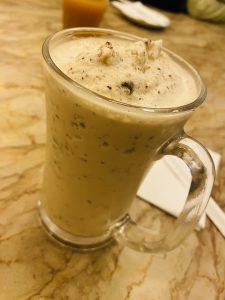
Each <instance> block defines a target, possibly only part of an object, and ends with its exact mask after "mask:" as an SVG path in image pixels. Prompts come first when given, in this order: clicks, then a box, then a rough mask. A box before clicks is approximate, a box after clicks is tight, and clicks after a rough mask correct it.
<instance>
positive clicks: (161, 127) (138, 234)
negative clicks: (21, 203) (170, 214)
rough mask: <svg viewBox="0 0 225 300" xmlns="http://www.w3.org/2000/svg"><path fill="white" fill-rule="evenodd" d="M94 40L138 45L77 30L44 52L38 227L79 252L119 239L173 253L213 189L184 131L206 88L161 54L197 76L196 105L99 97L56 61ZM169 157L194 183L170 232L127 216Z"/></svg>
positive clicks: (209, 166) (53, 39)
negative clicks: (57, 51)
mask: <svg viewBox="0 0 225 300" xmlns="http://www.w3.org/2000/svg"><path fill="white" fill-rule="evenodd" d="M95 35H105V36H107V37H108V38H109V39H110V37H114V36H115V37H119V38H120V39H127V40H134V41H136V40H140V39H141V38H139V37H137V36H133V35H129V34H126V33H122V32H118V31H113V30H107V29H97V28H77V29H68V30H63V31H60V32H58V33H56V34H53V35H51V36H50V37H49V38H48V39H47V40H46V41H45V43H44V45H43V57H44V72H45V82H46V108H47V145H46V163H45V172H44V181H43V193H42V198H41V201H40V202H39V212H40V218H41V222H42V224H43V226H44V228H45V229H46V231H47V232H48V234H49V235H50V236H51V237H52V238H54V239H55V240H57V241H58V242H61V243H63V244H64V245H68V246H70V247H73V248H74V249H76V250H79V251H91V250H95V249H98V248H101V247H104V246H105V245H107V244H108V243H110V242H111V241H112V240H115V239H116V240H117V241H119V242H120V243H123V244H124V245H126V246H128V247H131V248H133V249H135V250H138V251H142V252H160V251H169V250H171V249H174V248H175V247H176V246H177V245H179V244H180V243H181V242H182V241H183V240H184V238H185V237H186V236H187V235H188V234H189V233H190V232H191V231H192V230H193V229H194V228H195V226H196V224H197V223H198V221H199V219H200V217H201V215H202V213H203V212H204V210H205V208H206V206H207V203H208V200H209V196H210V193H211V190H212V186H213V182H214V165H213V162H212V160H211V157H210V155H209V153H208V152H207V150H206V149H205V148H204V147H203V146H202V145H201V144H200V143H199V142H197V141H196V140H194V139H192V138H191V137H189V136H187V135H186V134H185V133H184V130H183V128H184V125H185V123H186V122H187V120H188V119H189V118H190V116H191V115H192V113H193V112H194V110H195V109H196V108H197V107H198V106H199V105H200V104H201V103H202V102H203V101H204V99H205V96H206V88H205V86H204V84H203V82H202V80H201V78H200V76H199V75H198V73H197V72H196V71H195V70H194V69H193V68H192V67H191V66H190V65H189V64H188V63H187V62H185V61H184V60H183V59H182V58H180V57H178V56H177V55H175V54H174V53H172V52H170V51H168V50H166V49H163V51H165V52H167V53H168V55H170V56H171V58H172V59H174V60H175V61H176V62H177V63H178V64H182V66H185V67H186V68H187V69H188V71H189V72H190V73H191V74H192V75H193V76H194V78H195V79H196V84H197V85H198V87H199V96H198V98H197V99H190V104H187V105H184V106H179V107H172V108H156V109H155V108H148V107H138V106H132V105H128V104H124V103H121V102H117V101H115V100H112V99H109V98H106V97H103V96H100V95H98V94H97V93H95V92H92V91H91V90H89V89H87V88H85V87H83V86H81V85H80V84H78V83H77V82H74V81H73V80H71V79H70V78H69V77H68V76H67V75H65V74H64V73H63V72H62V71H61V70H60V69H59V68H58V67H57V66H56V64H55V62H54V61H53V59H52V57H51V52H52V50H53V49H54V48H55V47H57V46H58V45H61V44H62V43H64V42H66V41H68V40H71V39H74V38H75V39H76V38H79V37H81V36H82V37H83V36H95ZM192 100H193V101H192ZM164 155H174V156H177V157H179V158H181V159H182V160H183V161H184V162H185V164H186V165H187V166H188V168H189V170H190V173H191V175H192V182H191V187H190V191H189V194H188V197H187V200H186V203H185V205H184V208H183V211H182V213H181V215H180V216H179V218H178V219H177V220H176V222H175V223H174V225H173V227H172V228H168V230H167V229H166V230H165V229H163V230H161V231H160V230H156V229H153V228H145V227H142V226H141V225H140V224H139V223H138V222H135V221H134V220H132V218H131V217H130V215H129V210H130V207H131V204H132V203H133V200H134V198H135V195H136V192H137V190H138V187H139V185H140V183H141V181H142V179H143V178H144V176H145V174H146V172H147V170H148V169H149V167H150V166H151V164H152V163H153V162H154V161H155V160H158V159H160V158H161V157H163V156H164ZM159 188H163V184H162V187H159Z"/></svg>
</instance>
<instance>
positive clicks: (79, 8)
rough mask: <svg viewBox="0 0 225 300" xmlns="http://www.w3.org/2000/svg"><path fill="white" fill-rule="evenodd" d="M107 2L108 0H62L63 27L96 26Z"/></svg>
mask: <svg viewBox="0 0 225 300" xmlns="http://www.w3.org/2000/svg"><path fill="white" fill-rule="evenodd" d="M108 4H109V1H108V0H63V2H62V14H63V28H71V27H81V26H90V27H91V26H94V27H95V26H98V25H99V24H100V22H101V20H102V18H103V15H104V13H105V11H106V9H107V7H108Z"/></svg>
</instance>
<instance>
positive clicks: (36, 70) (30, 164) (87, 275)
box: [0, 0, 225, 300]
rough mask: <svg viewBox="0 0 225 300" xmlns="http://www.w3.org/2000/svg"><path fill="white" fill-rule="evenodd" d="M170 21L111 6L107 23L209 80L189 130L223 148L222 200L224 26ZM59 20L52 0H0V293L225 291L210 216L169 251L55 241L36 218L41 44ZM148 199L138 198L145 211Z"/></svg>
mask: <svg viewBox="0 0 225 300" xmlns="http://www.w3.org/2000/svg"><path fill="white" fill-rule="evenodd" d="M169 16H170V17H171V19H172V25H171V27H170V28H168V29H167V30H166V31H150V30H147V29H143V28H139V27H136V26H135V25H133V24H131V23H129V22H128V21H127V20H125V19H123V18H121V16H120V14H119V12H118V11H116V10H115V9H114V8H112V7H110V8H109V9H108V11H107V13H106V15H105V17H104V19H103V21H102V26H103V27H109V28H114V29H120V30H121V29H122V30H124V31H127V32H131V33H134V34H139V35H142V36H147V37H151V38H153V39H154V38H163V39H164V41H165V45H166V46H167V47H168V48H170V49H172V50H174V51H176V52H177V53H178V54H180V55H182V56H183V57H184V58H186V59H187V60H188V61H189V62H191V63H192V64H193V65H194V66H195V67H196V68H197V69H198V70H199V71H200V73H201V74H202V76H203V78H204V80H205V81H206V84H207V86H208V101H206V103H205V104H204V105H203V106H202V107H201V108H200V109H199V110H198V111H197V112H196V114H195V115H194V116H193V118H192V119H191V120H190V122H189V123H188V126H187V131H188V133H189V134H191V135H192V136H194V137H196V138H198V139H199V140H200V141H202V142H203V143H204V144H205V145H206V146H207V147H209V148H211V149H213V150H215V151H217V152H219V153H220V154H221V155H222V157H223V160H222V165H221V169H220V172H219V176H218V180H217V183H216V185H215V188H214V191H213V196H214V197H215V199H217V201H218V202H219V204H220V206H221V207H223V208H225V192H224V190H223V186H224V182H225V164H224V158H225V147H224V144H225V131H224V128H225V99H224V97H225V87H224V82H225V65H224V45H225V27H222V26H220V25H214V24H209V23H205V22H201V21H198V20H194V19H192V18H190V17H188V16H185V15H172V14H169ZM59 29H61V12H60V2H59V1H58V0H55V1H53V0H51V1H50V0H49V1H44V0H23V1H17V0H2V1H1V3H0V57H1V59H0V300H28V299H30V300H49V299H56V300H86V299H87V300H128V299H129V300H142V299H143V300H224V299H225V251H224V249H225V240H224V238H223V237H222V236H221V234H220V233H219V232H218V231H217V229H216V228H215V227H214V226H213V225H212V224H211V223H210V221H209V220H208V221H207V226H206V229H204V230H203V231H201V232H193V233H192V234H191V235H190V236H189V237H188V238H187V239H186V240H185V242H184V243H183V244H182V245H180V246H179V247H178V248H177V249H176V250H174V251H172V252H170V253H167V254H156V255H150V254H140V253H137V252H135V251H132V250H130V249H128V248H123V247H122V246H120V245H117V244H113V245H111V246H109V247H108V248H105V249H103V250H101V251H98V252H94V253H91V254H79V253H75V252H73V251H71V250H68V249H65V248H61V247H59V246H58V245H56V244H54V243H53V242H51V241H50V240H49V239H48V238H47V237H46V235H45V234H44V232H43V231H42V229H41V228H40V225H39V222H38V218H37V211H36V203H37V200H38V198H39V195H40V188H41V177H42V167H43V162H44V152H45V108H44V92H43V78H42V70H41V45H42V42H43V41H44V39H45V37H46V36H47V35H48V34H50V33H51V32H54V31H56V30H59ZM146 210H147V208H146V205H145V204H144V203H141V202H140V203H139V204H138V211H139V213H140V214H145V212H146Z"/></svg>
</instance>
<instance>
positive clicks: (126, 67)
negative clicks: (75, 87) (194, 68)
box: [51, 37, 199, 107]
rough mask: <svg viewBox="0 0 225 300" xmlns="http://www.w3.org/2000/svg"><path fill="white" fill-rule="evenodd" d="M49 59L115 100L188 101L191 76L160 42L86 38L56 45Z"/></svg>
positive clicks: (193, 88)
mask: <svg viewBox="0 0 225 300" xmlns="http://www.w3.org/2000/svg"><path fill="white" fill-rule="evenodd" d="M51 55H52V58H53V61H54V62H55V63H56V65H57V66H58V67H59V68H60V69H61V70H62V71H63V72H64V73H65V74H66V75H67V76H69V77H70V78H71V79H72V80H74V81H76V82H78V83H79V84H81V85H83V86H84V87H86V88H88V89H90V90H92V91H94V92H96V93H98V94H100V95H103V96H106V97H108V98H111V99H114V100H116V101H120V102H124V103H128V104H132V105H137V106H146V107H177V106H181V105H185V104H188V103H190V102H192V101H194V100H195V99H196V98H197V96H198V94H199V89H198V87H197V84H196V80H195V79H194V76H193V74H192V73H191V72H190V70H188V69H187V68H185V67H184V66H182V65H181V64H179V63H178V62H176V61H175V60H174V59H172V58H171V57H170V56H169V55H168V54H167V53H166V52H164V51H163V50H162V41H161V40H158V41H151V40H147V39H144V40H140V41H129V40H122V39H119V38H112V37H110V38H107V37H86V38H77V39H75V40H73V41H69V42H66V43H64V44H63V45H60V46H57V47H56V48H55V49H54V51H53V52H52V54H51Z"/></svg>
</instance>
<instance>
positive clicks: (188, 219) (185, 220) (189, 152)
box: [114, 132, 215, 253]
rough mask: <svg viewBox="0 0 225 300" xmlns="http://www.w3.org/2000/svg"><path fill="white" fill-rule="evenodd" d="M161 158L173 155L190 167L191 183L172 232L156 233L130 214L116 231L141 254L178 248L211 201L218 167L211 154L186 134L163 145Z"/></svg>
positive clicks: (117, 238) (121, 239)
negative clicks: (215, 165) (137, 221)
mask: <svg viewBox="0 0 225 300" xmlns="http://www.w3.org/2000/svg"><path fill="white" fill-rule="evenodd" d="M158 155H159V156H160V157H162V156H164V155H174V156H177V157H178V158H181V159H182V160H183V161H184V162H185V164H186V165H187V166H188V168H189V170H190V173H191V176H192V181H191V186H190V190H189V194H188V196H187V199H186V202H185V205H184V208H183V210H182V212H181V214H180V216H179V217H178V219H177V220H176V221H175V223H174V226H173V228H172V229H171V230H169V231H167V232H164V233H161V234H159V233H157V232H155V231H153V230H151V229H148V228H146V227H143V226H141V225H139V224H137V223H136V222H135V221H133V220H132V219H131V218H130V216H129V215H127V217H126V218H125V220H124V221H123V223H122V224H118V226H117V227H116V228H115V229H114V237H115V239H116V240H118V241H119V242H120V243H122V244H124V245H126V246H128V247H129V248H132V249H134V250H137V251H140V252H148V253H157V252H166V251H170V250H173V249H174V248H176V247H177V246H178V245H179V244H180V243H181V242H182V241H183V240H184V239H185V238H186V237H187V235H188V234H189V233H190V232H191V231H192V230H193V229H194V228H195V226H196V225H197V224H198V222H199V219H200V218H201V216H202V214H203V212H204V211H205V209H206V206H207V204H208V201H209V197H210V194H211V191H212V187H213V183H214V179H215V167H214V164H213V161H212V158H211V156H210V154H209V153H208V151H207V150H206V149H205V148H204V147H203V146H202V145H201V144H200V143H199V142H197V141H196V140H194V139H193V138H191V137H189V136H187V135H186V134H185V133H184V132H183V133H182V134H179V135H177V136H175V137H174V138H172V139H171V140H170V141H168V142H167V143H166V144H164V145H163V146H162V147H161V148H160V150H159V152H158Z"/></svg>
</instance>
